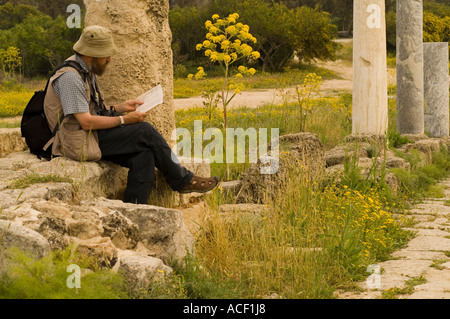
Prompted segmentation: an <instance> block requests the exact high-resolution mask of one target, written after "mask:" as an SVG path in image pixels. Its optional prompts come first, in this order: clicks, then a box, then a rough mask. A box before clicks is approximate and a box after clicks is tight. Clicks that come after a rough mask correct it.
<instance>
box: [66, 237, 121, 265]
mask: <svg viewBox="0 0 450 319" xmlns="http://www.w3.org/2000/svg"><path fill="white" fill-rule="evenodd" d="M70 240H71V243H75V244H76V247H77V250H78V251H79V252H80V253H81V254H83V255H84V256H88V257H92V258H93V262H94V263H96V265H95V266H99V267H106V268H112V267H114V265H115V264H116V263H117V260H118V258H119V257H118V250H117V248H116V246H114V244H113V243H112V242H111V239H110V238H109V237H93V238H90V239H85V240H83V239H79V238H77V237H71V238H70Z"/></svg>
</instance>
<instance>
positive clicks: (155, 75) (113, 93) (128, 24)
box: [84, 0, 175, 146]
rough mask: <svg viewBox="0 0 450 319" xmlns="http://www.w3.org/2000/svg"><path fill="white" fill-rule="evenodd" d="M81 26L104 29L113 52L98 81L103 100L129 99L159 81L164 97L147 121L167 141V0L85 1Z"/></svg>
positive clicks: (171, 123)
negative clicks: (99, 26)
mask: <svg viewBox="0 0 450 319" xmlns="http://www.w3.org/2000/svg"><path fill="white" fill-rule="evenodd" d="M84 2H85V5H86V17H85V25H86V26H90V25H101V26H103V27H106V28H108V29H110V30H111V31H112V33H113V37H114V42H115V44H116V46H117V48H118V49H119V53H118V54H117V55H115V56H113V57H112V61H111V63H110V65H109V67H108V69H107V71H106V73H105V74H104V75H103V76H102V77H99V85H100V86H101V88H102V91H103V93H104V96H105V100H106V102H107V103H108V104H110V105H113V104H116V103H120V102H123V101H125V100H129V99H134V98H136V97H138V96H140V95H141V94H143V93H145V92H147V91H148V90H150V89H151V88H153V87H154V86H156V85H158V84H161V85H162V87H163V92H164V102H163V104H162V105H159V106H157V107H155V108H154V109H153V110H151V111H150V113H149V116H148V117H147V120H148V121H149V122H150V123H152V124H153V125H154V126H155V127H156V129H157V130H158V131H159V132H160V133H161V134H162V135H163V136H164V138H166V140H167V141H168V142H169V144H170V145H171V146H173V145H174V144H175V142H174V141H172V140H171V135H172V131H173V130H174V129H175V113H174V107H173V67H172V50H171V38H172V34H171V31H170V28H169V20H168V14H169V1H166V0H147V1H143V0H140V1H136V0H120V1H117V0H85V1H84Z"/></svg>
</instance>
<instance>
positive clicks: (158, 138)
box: [97, 122, 193, 204]
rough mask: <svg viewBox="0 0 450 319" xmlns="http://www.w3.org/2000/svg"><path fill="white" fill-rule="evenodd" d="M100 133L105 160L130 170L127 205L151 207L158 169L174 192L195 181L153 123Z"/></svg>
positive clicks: (126, 190) (126, 126)
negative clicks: (177, 160)
mask: <svg viewBox="0 0 450 319" xmlns="http://www.w3.org/2000/svg"><path fill="white" fill-rule="evenodd" d="M97 132H98V139H99V145H100V149H101V151H102V159H104V160H107V161H111V162H114V163H117V164H119V165H121V166H124V167H127V168H129V171H128V181H127V187H126V189H125V195H124V199H123V201H124V202H129V203H137V204H147V203H148V198H149V196H150V193H151V190H152V187H153V184H154V179H155V167H156V168H158V170H159V171H161V173H162V174H163V175H164V177H165V178H166V181H167V183H168V184H169V186H170V187H171V188H172V189H173V190H174V191H177V190H180V189H182V188H183V187H184V186H185V185H186V184H188V183H189V182H190V180H191V179H192V176H193V173H192V172H191V171H189V170H187V169H186V168H185V167H183V166H181V165H180V164H179V163H177V162H176V159H175V154H174V153H173V152H172V150H171V149H170V146H169V145H168V144H167V142H166V140H165V139H164V138H163V137H162V135H161V134H160V133H159V132H158V131H157V130H156V129H155V128H154V127H153V126H152V125H151V124H150V123H147V122H141V123H136V124H132V125H125V126H123V127H115V128H111V129H106V130H98V131H97ZM174 159H175V161H174Z"/></svg>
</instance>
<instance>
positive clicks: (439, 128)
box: [423, 42, 449, 137]
mask: <svg viewBox="0 0 450 319" xmlns="http://www.w3.org/2000/svg"><path fill="white" fill-rule="evenodd" d="M423 56H424V72H423V73H424V100H425V105H424V116H425V131H426V132H427V133H428V135H429V136H430V137H443V136H448V135H449V96H448V85H449V75H448V57H449V53H448V43H447V42H435V43H424V44H423Z"/></svg>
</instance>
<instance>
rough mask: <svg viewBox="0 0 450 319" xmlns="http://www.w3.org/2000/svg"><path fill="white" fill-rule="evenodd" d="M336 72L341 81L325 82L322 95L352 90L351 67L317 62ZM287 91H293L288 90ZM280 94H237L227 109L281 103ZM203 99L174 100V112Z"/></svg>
mask: <svg viewBox="0 0 450 319" xmlns="http://www.w3.org/2000/svg"><path fill="white" fill-rule="evenodd" d="M317 65H318V66H320V67H324V68H327V69H330V70H332V71H334V72H336V74H337V75H339V76H340V77H341V78H342V79H331V80H325V81H323V83H322V86H321V92H322V93H323V94H336V93H342V92H344V91H351V90H352V66H351V65H349V64H348V63H345V62H343V61H341V60H338V61H333V62H319V63H318V64H317ZM289 90H293V89H292V88H290V89H289ZM279 93H280V92H279V91H278V90H277V89H266V90H248V91H244V92H241V93H239V94H238V95H236V96H235V97H234V99H233V100H232V101H231V103H230V104H229V107H239V106H248V107H259V106H261V105H262V104H265V103H279V102H281V97H280V94H279ZM203 101H204V99H203V98H202V97H200V96H194V97H190V98H184V99H174V107H175V110H178V109H183V108H191V107H195V106H202V105H203Z"/></svg>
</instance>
